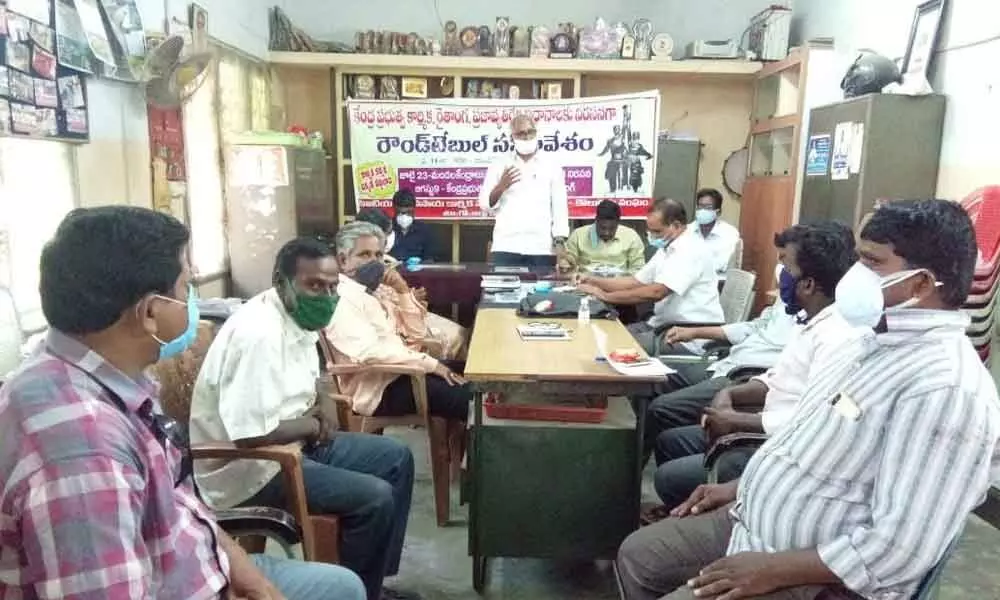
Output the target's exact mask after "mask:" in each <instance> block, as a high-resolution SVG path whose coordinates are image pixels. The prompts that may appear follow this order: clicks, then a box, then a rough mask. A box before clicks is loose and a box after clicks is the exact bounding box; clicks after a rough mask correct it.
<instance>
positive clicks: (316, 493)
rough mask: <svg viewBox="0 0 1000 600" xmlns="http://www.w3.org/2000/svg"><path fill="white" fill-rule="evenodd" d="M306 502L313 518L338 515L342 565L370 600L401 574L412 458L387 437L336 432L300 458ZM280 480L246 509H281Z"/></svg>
mask: <svg viewBox="0 0 1000 600" xmlns="http://www.w3.org/2000/svg"><path fill="white" fill-rule="evenodd" d="M302 476H303V478H304V479H305V488H306V502H307V504H308V505H309V512H310V513H313V514H335V515H337V516H338V517H340V523H341V535H340V558H341V563H342V564H343V565H344V566H345V567H347V568H349V569H350V570H352V571H354V572H355V573H357V574H358V575H359V576H360V577H361V580H362V581H364V584H365V589H366V590H367V593H368V598H369V600H377V599H378V598H380V597H381V594H382V579H383V578H384V577H386V576H390V575H395V574H396V573H397V572H398V571H399V559H400V555H401V554H402V552H403V537H404V536H405V535H406V522H407V519H408V518H409V514H410V499H411V498H412V495H413V454H412V453H411V452H410V449H409V448H407V447H406V446H404V445H403V444H401V443H400V442H397V441H396V440H393V439H391V438H387V437H382V436H379V435H369V434H365V433H346V432H345V433H337V434H336V436H335V437H334V438H333V441H331V442H330V443H328V444H324V445H322V446H318V447H316V448H315V449H312V450H306V451H305V452H304V453H303V457H302ZM283 488H284V483H283V481H282V478H281V476H277V477H275V478H274V479H272V480H271V481H269V482H268V483H267V484H266V485H265V486H264V488H263V489H261V490H260V492H258V493H257V495H256V496H254V497H253V498H251V499H250V500H247V501H246V502H244V503H243V504H244V506H254V505H256V506H260V505H264V506H279V507H280V506H285V505H286V496H285V491H284V489H283Z"/></svg>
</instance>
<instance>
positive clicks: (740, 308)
mask: <svg viewBox="0 0 1000 600" xmlns="http://www.w3.org/2000/svg"><path fill="white" fill-rule="evenodd" d="M756 281H757V274H756V273H751V272H750V271H742V270H740V269H729V270H728V271H726V283H725V284H724V285H723V286H722V292H721V293H720V294H719V302H720V303H721V304H722V314H723V316H725V318H726V323H739V322H741V321H746V320H747V318H749V317H750V310H751V309H752V308H753V286H754V283H756Z"/></svg>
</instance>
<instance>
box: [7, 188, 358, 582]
mask: <svg viewBox="0 0 1000 600" xmlns="http://www.w3.org/2000/svg"><path fill="white" fill-rule="evenodd" d="M188 238H189V234H188V230H187V228H186V227H184V225H182V224H181V223H180V222H179V221H177V220H176V219H174V218H173V217H170V216H167V215H164V214H162V213H158V212H154V211H152V210H148V209H142V208H135V207H128V206H114V207H101V208H94V209H79V210H76V211H73V212H72V213H70V214H69V215H68V216H67V217H66V219H65V220H63V222H62V224H61V225H60V226H59V228H58V230H57V231H56V234H55V237H54V239H53V240H52V241H51V242H49V244H48V245H46V247H45V249H44V250H43V252H42V257H41V267H40V270H41V281H40V285H39V288H40V292H41V300H42V309H43V311H44V313H45V318H46V319H47V320H48V322H49V324H50V326H51V327H52V329H51V330H50V332H49V335H48V337H47V339H46V340H45V342H44V343H43V344H42V345H41V346H40V348H39V349H38V351H37V352H36V353H35V354H34V356H32V357H31V358H30V359H28V360H27V362H26V363H25V364H24V365H22V367H21V368H20V369H18V370H17V371H16V372H15V373H14V374H13V375H12V376H11V377H10V378H9V379H8V380H7V381H6V383H5V384H4V386H3V388H2V390H0V440H3V445H2V446H0V473H3V474H4V477H5V481H4V486H3V488H2V489H0V600H2V599H10V600H15V599H22V598H23V599H29V600H30V599H32V598H52V599H55V598H67V599H73V600H90V599H94V600H97V599H102V600H104V599H110V600H127V599H133V598H143V599H145V598H163V599H167V598H177V599H181V598H183V599H185V600H192V599H205V600H208V599H213V598H223V597H224V598H248V599H249V598H253V599H254V600H282V599H283V598H286V597H287V598H288V600H313V599H319V598H331V599H332V598H336V599H337V600H362V599H363V598H364V597H365V592H364V587H363V586H362V584H361V581H360V579H358V577H357V576H356V575H354V574H353V573H351V572H350V571H348V570H347V569H344V568H342V567H339V566H334V565H323V564H310V563H304V562H301V561H291V560H285V559H279V558H274V557H268V556H255V557H253V558H251V557H249V556H247V554H246V552H244V551H243V550H242V549H241V548H240V546H239V545H238V544H237V543H236V542H235V541H233V539H232V538H230V537H229V536H228V535H226V534H225V532H223V531H222V530H220V529H219V528H218V526H217V525H216V524H215V521H214V519H213V518H212V514H211V512H210V511H209V509H208V508H207V507H206V506H205V505H204V504H203V503H202V502H201V500H199V498H198V497H197V495H196V493H195V490H194V487H193V483H192V480H193V478H192V469H191V465H190V455H187V457H186V459H185V453H184V451H183V450H184V448H183V440H179V439H178V437H177V435H176V433H177V432H178V430H177V427H176V425H177V424H176V423H175V422H172V421H171V420H170V419H169V418H167V417H165V416H164V415H163V414H162V413H161V411H160V407H159V403H158V402H157V399H156V387H155V385H154V384H153V383H152V382H151V381H150V380H149V379H148V378H147V377H146V376H145V375H144V372H145V370H146V368H147V367H149V366H150V365H151V364H153V363H155V362H157V360H158V359H160V358H166V357H168V356H172V355H176V354H178V353H179V352H181V351H183V349H184V348H185V347H186V346H187V345H189V344H190V342H191V341H192V340H193V339H194V332H195V331H196V328H197V324H198V310H197V304H196V303H195V302H196V298H195V297H194V295H193V293H191V273H190V269H189V268H188V266H187V265H188V250H187V246H188Z"/></svg>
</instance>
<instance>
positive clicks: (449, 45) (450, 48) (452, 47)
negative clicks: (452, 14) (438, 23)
mask: <svg viewBox="0 0 1000 600" xmlns="http://www.w3.org/2000/svg"><path fill="white" fill-rule="evenodd" d="M442 46H443V48H442V52H443V54H445V55H446V56H458V55H459V54H460V53H461V48H462V46H461V43H460V42H459V39H458V24H457V23H455V22H454V21H448V22H447V23H445V24H444V44H442Z"/></svg>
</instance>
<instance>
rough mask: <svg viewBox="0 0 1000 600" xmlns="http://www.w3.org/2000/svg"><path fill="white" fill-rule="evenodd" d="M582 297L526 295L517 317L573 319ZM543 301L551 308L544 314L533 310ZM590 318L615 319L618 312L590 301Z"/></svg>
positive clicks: (546, 294)
mask: <svg viewBox="0 0 1000 600" xmlns="http://www.w3.org/2000/svg"><path fill="white" fill-rule="evenodd" d="M581 298H583V296H580V295H579V294H570V293H568V292H549V293H545V294H528V295H527V296H526V297H525V298H524V300H521V305H520V306H519V307H518V308H517V315H518V316H519V317H550V318H556V319H570V318H572V319H575V318H576V316H577V314H579V312H580V299H581ZM543 300H548V301H550V302H552V306H551V307H550V308H549V309H548V310H546V311H545V312H539V311H537V310H535V306H536V305H537V304H538V303H539V302H542V301H543ZM590 318H592V319H617V318H618V311H616V310H615V309H614V308H612V307H610V306H608V305H607V304H605V303H604V302H601V301H600V300H598V299H597V298H591V299H590Z"/></svg>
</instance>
